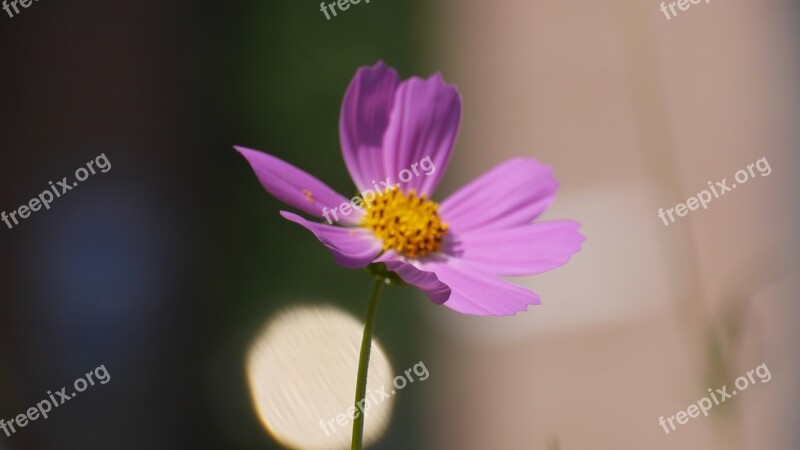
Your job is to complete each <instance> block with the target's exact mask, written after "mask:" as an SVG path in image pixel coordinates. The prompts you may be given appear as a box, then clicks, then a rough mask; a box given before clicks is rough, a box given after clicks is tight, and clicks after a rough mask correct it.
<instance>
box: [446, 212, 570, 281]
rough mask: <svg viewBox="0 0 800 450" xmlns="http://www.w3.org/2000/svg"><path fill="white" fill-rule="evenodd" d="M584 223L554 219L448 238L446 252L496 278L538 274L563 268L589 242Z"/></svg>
mask: <svg viewBox="0 0 800 450" xmlns="http://www.w3.org/2000/svg"><path fill="white" fill-rule="evenodd" d="M579 228H580V224H578V223H577V222H573V221H571V220H554V221H549V222H537V223H532V224H527V225H521V226H517V227H514V228H506V229H500V230H497V229H491V230H482V229H479V230H475V231H469V232H462V233H458V234H450V235H448V237H449V239H450V240H449V241H445V247H446V250H444V251H445V253H448V254H451V255H453V256H456V257H458V258H460V259H462V260H464V261H466V262H468V263H469V265H470V266H472V267H474V268H476V269H478V270H483V271H486V272H489V273H492V274H495V275H501V276H523V275H535V274H537V273H542V272H546V271H548V270H551V269H555V268H556V267H559V266H562V265H564V264H566V263H567V261H569V259H570V257H571V256H572V255H573V254H574V253H576V252H578V251H579V250H580V249H581V243H582V242H583V241H584V240H586V238H584V237H583V236H581V234H580V233H579V232H578V229H579Z"/></svg>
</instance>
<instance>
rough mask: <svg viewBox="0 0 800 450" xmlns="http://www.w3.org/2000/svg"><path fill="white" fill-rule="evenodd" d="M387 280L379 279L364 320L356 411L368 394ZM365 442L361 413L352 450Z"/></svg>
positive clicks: (356, 449) (376, 281) (356, 424)
mask: <svg viewBox="0 0 800 450" xmlns="http://www.w3.org/2000/svg"><path fill="white" fill-rule="evenodd" d="M384 284H385V280H384V279H382V278H378V279H377V280H375V286H374V287H373V288H372V297H371V298H370V299H369V307H368V308H367V318H366V320H364V336H363V337H362V338H361V356H359V358H358V376H357V378H356V399H355V408H356V411H360V409H359V407H358V404H359V402H361V401H363V400H364V397H365V396H366V394H367V373H368V372H369V354H370V350H372V330H374V329H375V316H377V312H378V299H379V298H380V296H381V291H382V290H383V285H384ZM363 441H364V414H363V413H360V414H358V415H357V416H356V418H355V419H353V440H352V444H350V449H351V450H361V445H362V443H363Z"/></svg>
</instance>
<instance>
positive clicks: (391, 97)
mask: <svg viewBox="0 0 800 450" xmlns="http://www.w3.org/2000/svg"><path fill="white" fill-rule="evenodd" d="M460 119H461V99H460V97H459V94H458V92H457V91H456V88H455V87H454V86H452V85H449V84H446V83H445V82H444V80H443V79H442V77H441V75H440V74H438V73H437V74H435V75H433V76H432V77H430V78H428V79H427V80H423V79H421V78H418V77H412V78H410V79H408V80H405V81H402V82H401V81H400V80H399V78H398V75H397V71H396V70H394V69H393V68H390V67H387V66H385V65H384V64H383V63H382V62H378V63H377V64H376V65H375V66H373V67H362V68H360V69H359V70H358V71H357V72H356V75H355V77H354V78H353V80H352V81H351V83H350V86H349V87H348V89H347V93H346V94H345V96H344V101H343V103H342V109H341V115H340V120H339V134H340V139H341V146H342V154H343V156H344V161H345V164H346V166H347V170H348V171H349V172H350V176H351V177H352V179H353V182H354V183H355V185H356V187H357V188H358V191H359V193H360V195H359V196H356V197H353V198H352V199H347V198H345V197H344V196H342V195H340V194H338V193H337V192H335V191H334V190H333V189H331V188H330V187H328V186H327V185H326V184H325V183H323V182H321V181H320V180H318V179H317V178H315V177H313V176H311V175H309V174H308V173H306V172H304V171H302V170H300V169H298V168H297V167H294V166H292V165H291V164H289V163H286V162H284V161H282V160H280V159H278V158H276V157H274V156H271V155H268V154H265V153H262V152H259V151H255V150H251V149H247V148H243V147H235V148H236V150H237V151H238V152H239V153H241V154H242V156H244V157H245V158H246V159H247V161H248V162H249V163H250V165H251V166H252V168H253V171H254V172H255V174H256V176H257V177H258V179H259V181H260V182H261V184H262V185H263V186H264V189H266V190H267V191H268V192H269V193H270V194H272V195H273V196H275V197H276V198H277V199H279V200H281V201H283V202H284V203H286V204H288V205H291V206H293V207H294V208H296V209H298V210H300V211H302V212H304V213H306V214H309V215H311V216H314V217H316V218H323V217H324V218H325V219H327V221H328V223H319V222H313V221H309V220H307V219H305V218H303V217H300V216H298V215H297V214H293V213H291V212H287V211H282V212H281V215H282V216H283V217H284V218H286V219H288V220H290V221H292V222H295V223H297V224H299V225H301V226H303V227H305V228H306V229H308V230H309V231H311V232H312V233H313V234H314V235H315V236H316V237H317V239H319V240H320V242H322V243H323V244H324V245H325V246H327V247H328V248H329V249H330V250H331V252H333V255H334V258H335V259H336V261H337V262H338V263H339V264H340V265H342V266H344V267H348V268H360V267H366V266H368V265H370V264H378V263H383V264H385V268H386V269H388V270H389V271H391V272H394V273H395V274H396V275H397V276H398V277H399V278H401V279H402V280H403V281H404V282H405V283H407V284H410V285H413V286H416V287H418V288H419V289H421V290H422V291H424V292H425V293H426V294H427V295H428V297H430V299H431V300H432V301H433V302H434V303H437V304H442V305H444V306H446V307H448V308H451V309H453V310H455V311H458V312H461V313H465V314H475V315H496V316H503V315H512V314H515V313H517V312H519V311H523V310H525V309H527V307H528V305H534V304H539V302H540V301H539V296H538V295H536V294H535V293H534V292H532V291H530V290H528V289H525V288H523V287H520V286H517V285H515V284H512V283H510V282H508V281H506V280H504V279H503V278H501V277H504V276H508V277H514V276H524V275H534V274H538V273H541V272H545V271H547V270H550V269H554V268H556V267H559V266H561V265H563V264H565V263H566V262H567V261H569V259H570V257H571V256H572V254H573V253H576V252H577V251H578V250H580V247H581V243H582V242H583V241H584V237H583V236H581V235H580V233H579V232H578V228H579V227H580V225H579V224H578V223H576V222H573V221H571V220H553V221H546V222H533V220H535V219H536V218H537V217H539V215H541V214H542V213H543V212H544V211H545V210H546V209H547V207H548V206H549V205H550V203H551V202H552V201H553V199H554V197H555V194H556V190H557V188H558V183H557V182H556V180H555V179H554V178H553V174H552V169H551V168H550V167H549V166H547V165H544V164H541V163H539V162H537V161H535V160H533V159H530V158H514V159H511V160H508V161H506V162H504V163H502V164H500V165H498V166H496V167H494V168H493V169H491V170H489V171H488V172H486V173H485V174H483V175H482V176H480V177H478V178H477V179H476V180H474V181H472V182H471V183H469V184H467V185H466V186H464V187H462V188H461V189H459V190H458V191H456V192H455V193H454V194H452V195H451V196H449V197H448V198H447V199H445V200H444V201H442V202H441V204H438V203H436V202H434V201H433V200H431V199H430V195H431V194H432V193H433V192H434V190H435V189H436V186H437V185H438V184H439V181H440V180H441V177H442V173H443V172H444V168H445V167H446V166H447V162H448V160H449V159H450V154H451V152H452V149H453V143H454V141H455V139H456V134H457V132H458V127H459V122H460ZM333 222H336V223H335V224H334V223H333Z"/></svg>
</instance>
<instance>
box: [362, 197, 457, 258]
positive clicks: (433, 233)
mask: <svg viewBox="0 0 800 450" xmlns="http://www.w3.org/2000/svg"><path fill="white" fill-rule="evenodd" d="M364 206H365V208H366V215H364V221H363V223H362V225H363V226H365V227H367V228H369V229H370V230H372V232H373V233H375V236H377V237H378V238H380V239H381V240H382V241H383V251H386V250H389V249H394V250H397V251H398V252H399V253H402V254H404V255H406V256H408V257H411V258H418V257H421V256H424V255H426V254H428V253H430V252H435V251H437V250H439V246H440V245H441V243H442V239H443V238H444V235H445V233H446V232H447V224H446V223H444V221H442V218H441V217H439V204H438V203H436V202H434V201H432V200H428V199H426V198H425V195H422V196H420V197H418V196H417V194H416V193H415V192H414V191H413V190H411V191H410V192H409V193H408V194H406V193H405V192H403V191H401V190H400V189H397V188H393V189H389V190H386V191H384V192H379V193H378V194H376V197H375V198H374V199H364Z"/></svg>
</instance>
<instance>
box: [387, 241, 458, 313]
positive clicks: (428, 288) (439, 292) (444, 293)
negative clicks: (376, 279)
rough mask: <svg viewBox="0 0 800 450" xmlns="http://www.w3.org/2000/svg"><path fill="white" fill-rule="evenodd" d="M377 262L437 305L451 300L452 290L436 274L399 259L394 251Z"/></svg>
mask: <svg viewBox="0 0 800 450" xmlns="http://www.w3.org/2000/svg"><path fill="white" fill-rule="evenodd" d="M375 262H382V263H384V264H386V268H387V269H389V270H391V271H392V272H394V273H396V274H397V275H398V276H399V277H400V278H401V279H402V280H403V281H405V282H406V283H408V284H410V285H412V286H416V287H418V288H419V289H420V290H422V292H424V293H425V294H427V295H428V297H429V298H430V299H431V301H432V302H434V303H436V304H437V305H441V304H442V303H444V302H445V301H447V299H448V298H450V288H449V287H448V286H447V285H446V284H444V283H442V282H441V281H439V278H437V277H436V274H435V273H433V272H426V271H424V270H420V269H419V268H418V267H416V266H414V264H413V263H412V262H410V261H406V260H404V259H402V258H401V257H399V256H398V255H397V253H396V252H395V251H394V250H389V251H388V252H386V253H384V254H383V255H381V256H380V257H379V258H378V259H376V260H375Z"/></svg>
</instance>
